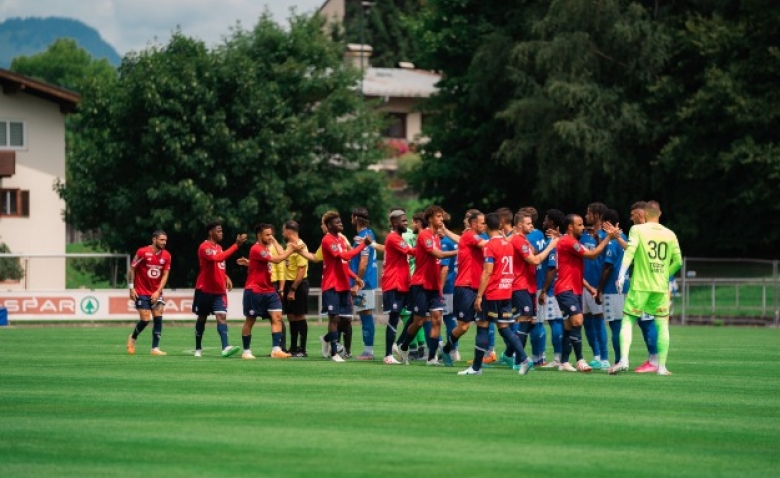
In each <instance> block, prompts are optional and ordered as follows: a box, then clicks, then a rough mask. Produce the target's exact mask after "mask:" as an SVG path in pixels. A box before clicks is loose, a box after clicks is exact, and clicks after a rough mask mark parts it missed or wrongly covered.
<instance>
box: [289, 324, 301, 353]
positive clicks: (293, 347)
mask: <svg viewBox="0 0 780 478" xmlns="http://www.w3.org/2000/svg"><path fill="white" fill-rule="evenodd" d="M299 323H300V322H299V321H297V320H293V321H290V352H296V351H297V350H298V324H299Z"/></svg>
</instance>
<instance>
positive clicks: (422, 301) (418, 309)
mask: <svg viewBox="0 0 780 478" xmlns="http://www.w3.org/2000/svg"><path fill="white" fill-rule="evenodd" d="M425 220H426V221H427V222H428V227H427V228H426V229H423V230H422V231H420V234H419V235H418V236H417V244H416V245H415V253H414V261H415V270H414V274H413V275H412V280H411V282H410V284H411V285H410V287H409V294H410V299H411V306H412V317H413V320H414V321H413V322H412V323H411V325H410V326H409V328H408V330H407V333H406V334H407V336H406V338H405V340H404V341H403V343H402V344H401V346H400V352H399V355H400V356H401V361H402V362H403V363H404V364H407V365H408V364H409V344H410V342H411V338H412V337H414V335H415V334H416V333H417V331H418V330H420V328H422V326H423V324H424V323H425V322H428V321H430V322H431V330H430V332H429V333H428V361H427V365H439V360H438V359H437V358H436V352H437V351H438V348H439V332H440V328H441V321H442V311H443V310H444V298H443V297H442V296H441V286H440V284H439V281H440V280H441V274H440V273H441V270H440V266H441V262H440V261H441V259H445V258H447V257H451V256H454V255H455V254H456V251H450V252H444V251H442V250H441V244H440V242H439V236H438V231H439V229H441V228H442V226H443V225H444V209H442V208H441V207H440V206H436V205H434V206H430V207H428V209H426V210H425Z"/></svg>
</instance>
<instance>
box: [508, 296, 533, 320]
mask: <svg viewBox="0 0 780 478" xmlns="http://www.w3.org/2000/svg"><path fill="white" fill-rule="evenodd" d="M512 310H513V311H514V313H515V317H536V294H531V293H530V292H528V290H513V291H512Z"/></svg>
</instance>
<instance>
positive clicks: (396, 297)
mask: <svg viewBox="0 0 780 478" xmlns="http://www.w3.org/2000/svg"><path fill="white" fill-rule="evenodd" d="M408 300H409V293H408V292H399V291H398V289H392V290H388V291H387V292H382V311H383V312H384V313H385V314H389V313H391V312H396V313H398V314H400V313H401V311H402V310H403V309H404V307H406V303H407V301H408Z"/></svg>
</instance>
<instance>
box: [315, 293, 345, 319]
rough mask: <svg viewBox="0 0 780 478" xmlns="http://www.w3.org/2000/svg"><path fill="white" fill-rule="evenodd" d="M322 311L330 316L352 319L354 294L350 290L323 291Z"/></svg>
mask: <svg viewBox="0 0 780 478" xmlns="http://www.w3.org/2000/svg"><path fill="white" fill-rule="evenodd" d="M322 311H323V313H325V314H328V315H331V316H332V315H338V316H340V317H352V293H351V292H350V291H348V290H346V291H344V292H336V289H328V290H323V291H322Z"/></svg>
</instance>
